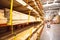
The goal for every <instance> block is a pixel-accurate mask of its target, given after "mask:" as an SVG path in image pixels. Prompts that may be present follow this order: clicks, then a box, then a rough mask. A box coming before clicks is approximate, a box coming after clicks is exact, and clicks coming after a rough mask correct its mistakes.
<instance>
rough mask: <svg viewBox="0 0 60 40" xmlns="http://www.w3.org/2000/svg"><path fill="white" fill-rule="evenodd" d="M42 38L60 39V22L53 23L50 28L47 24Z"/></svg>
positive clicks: (45, 39) (46, 39) (47, 39)
mask: <svg viewBox="0 0 60 40" xmlns="http://www.w3.org/2000/svg"><path fill="white" fill-rule="evenodd" d="M40 40H60V24H52V25H50V28H48V27H47V24H45V27H44V30H43V32H42V35H41V37H40Z"/></svg>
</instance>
